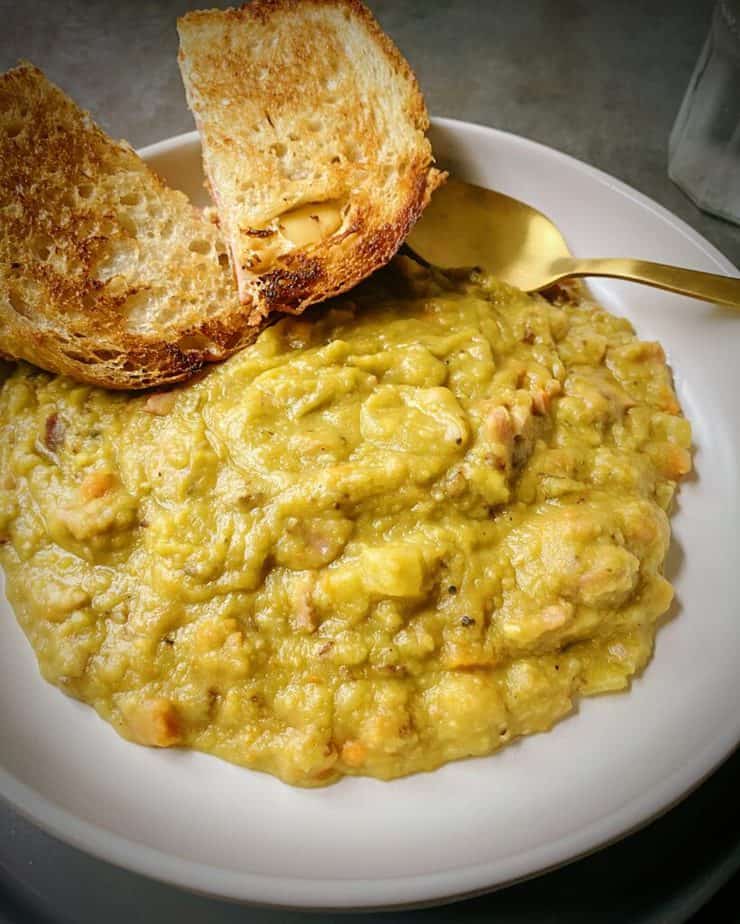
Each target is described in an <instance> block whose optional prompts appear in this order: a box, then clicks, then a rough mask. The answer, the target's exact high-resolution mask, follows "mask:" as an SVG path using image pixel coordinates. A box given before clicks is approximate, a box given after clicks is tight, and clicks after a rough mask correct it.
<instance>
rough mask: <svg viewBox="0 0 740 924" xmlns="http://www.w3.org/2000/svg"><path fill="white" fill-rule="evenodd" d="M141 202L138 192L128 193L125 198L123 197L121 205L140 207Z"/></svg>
mask: <svg viewBox="0 0 740 924" xmlns="http://www.w3.org/2000/svg"><path fill="white" fill-rule="evenodd" d="M140 202H141V196H140V195H139V193H137V192H130V193H126V195H125V196H121V205H139V203H140Z"/></svg>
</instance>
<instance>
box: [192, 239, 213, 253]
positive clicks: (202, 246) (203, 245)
mask: <svg viewBox="0 0 740 924" xmlns="http://www.w3.org/2000/svg"><path fill="white" fill-rule="evenodd" d="M188 250H191V251H192V252H193V253H201V254H207V253H210V252H211V244H210V241H205V240H203V239H202V238H196V239H195V240H193V241H191V242H190V243H189V244H188Z"/></svg>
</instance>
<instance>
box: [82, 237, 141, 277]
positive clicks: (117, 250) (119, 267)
mask: <svg viewBox="0 0 740 924" xmlns="http://www.w3.org/2000/svg"><path fill="white" fill-rule="evenodd" d="M138 257H139V246H138V244H137V243H136V241H134V240H131V239H130V238H114V239H113V240H110V241H107V242H106V243H105V244H104V245H103V247H102V249H101V250H100V252H99V253H98V258H97V260H96V262H95V266H94V268H93V273H94V276H95V278H96V279H97V280H98V281H99V282H107V281H108V280H109V279H112V278H113V277H114V276H126V275H127V274H129V273H130V272H131V269H132V266H133V265H134V264H135V263H136V262H137V261H138Z"/></svg>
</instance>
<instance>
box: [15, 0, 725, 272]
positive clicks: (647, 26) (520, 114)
mask: <svg viewBox="0 0 740 924" xmlns="http://www.w3.org/2000/svg"><path fill="white" fill-rule="evenodd" d="M200 5H201V6H210V5H215V6H226V5H227V4H226V3H219V2H218V0H216V2H215V3H214V2H213V0H208V2H207V3H201V4H200ZM369 5H370V6H371V7H372V9H373V10H374V11H375V13H376V15H377V16H378V18H379V20H380V22H381V23H382V25H383V26H384V27H385V29H386V30H387V31H388V32H389V33H390V34H391V35H392V36H393V38H394V39H395V40H396V42H397V43H398V45H399V46H400V47H401V49H402V50H403V51H404V52H405V53H406V55H407V57H408V58H409V60H410V61H411V64H412V66H413V67H414V69H415V70H416V73H417V75H418V77H419V81H420V83H421V86H422V88H423V90H424V93H425V95H426V98H427V103H428V106H429V109H430V111H431V112H432V113H433V114H435V115H446V116H452V117H455V118H459V119H468V120H470V121H473V122H481V123H483V124H486V125H492V126H495V127H496V128H502V129H506V130H507V131H511V132H514V133H516V134H521V135H525V136H526V137H529V138H534V139H536V140H537V141H541V142H543V143H544V144H548V145H550V146H552V147H555V148H558V149H560V150H562V151H566V152H568V153H569V154H573V155H574V156H576V157H578V158H580V159H582V160H585V161H587V162H588V163H591V164H594V165H595V166H597V167H600V168H601V169H602V170H606V171H607V172H608V173H612V174H614V175H615V176H617V177H619V178H620V179H622V180H625V181H626V182H627V183H630V184H631V185H632V186H635V187H636V188H637V189H639V190H641V191H642V192H645V193H647V194H648V195H650V196H652V197H653V198H654V199H657V200H658V202H660V203H661V204H662V205H664V206H666V207H667V208H668V209H670V210H671V211H672V212H675V213H676V214H677V215H680V216H681V217H682V218H684V219H685V220H686V221H688V222H689V224H691V225H693V227H695V228H696V229H697V230H698V231H699V232H700V233H701V234H703V235H705V236H706V237H707V238H708V239H709V240H710V241H712V242H713V243H714V244H715V245H716V246H717V247H718V248H719V249H720V250H721V251H723V252H724V253H725V254H726V255H727V256H728V257H729V258H730V259H731V260H732V261H733V262H734V263H735V264H738V263H740V228H738V227H736V226H734V225H730V224H727V223H725V222H722V221H720V220H718V219H714V218H711V217H709V216H707V215H704V214H703V213H702V212H700V211H699V210H698V209H697V208H696V206H694V205H693V203H691V202H690V201H689V200H688V199H687V198H686V197H685V196H684V194H683V193H682V192H681V191H680V190H679V189H678V188H677V187H675V186H674V185H673V183H672V182H671V181H670V180H669V179H668V175H667V170H666V152H667V145H668V135H669V132H670V129H671V125H672V124H673V120H674V118H675V115H676V112H677V111H678V107H679V104H680V102H681V99H682V97H683V93H684V90H685V88H686V85H687V83H688V80H689V77H690V75H691V72H692V70H693V66H694V63H695V61H696V59H697V56H698V54H699V51H700V49H701V45H702V42H703V41H704V37H705V35H706V32H707V29H708V24H709V19H710V16H711V11H712V6H713V0H619V2H615V0H456V2H453V0H426V2H425V0H369ZM193 6H198V3H197V2H191V3H188V2H186V0H159V2H155V0H143V2H136V0H119V2H108V3H99V2H84V0H57V2H52V0H47V2H44V0H0V70H4V69H5V68H6V67H9V66H11V65H12V64H14V63H15V61H16V60H17V59H18V58H21V57H24V58H28V59H30V60H31V61H33V62H34V63H35V64H37V65H39V67H41V68H43V69H44V70H45V71H46V72H47V73H48V75H49V76H50V77H51V78H52V79H53V80H55V81H56V82H57V83H59V84H60V85H61V86H62V87H63V88H64V89H66V90H67V91H68V92H69V93H70V94H71V95H72V96H73V97H74V98H75V99H76V100H77V101H78V102H79V103H80V104H82V105H83V106H85V107H86V108H88V109H90V110H91V111H92V113H93V114H94V115H95V117H96V118H97V119H98V120H99V121H100V123H101V124H102V125H103V126H104V127H105V128H106V129H107V130H108V131H110V132H111V133H112V134H114V135H116V136H119V137H125V138H126V139H128V140H129V141H130V142H131V143H132V144H133V145H134V146H140V145H144V144H148V143H150V142H153V141H158V140H160V139H161V138H165V137H167V136H168V135H174V134H178V133H179V132H183V131H188V130H190V129H191V128H192V127H193V121H192V118H191V116H190V114H189V112H188V110H187V107H186V105H185V96H184V92H183V89H182V84H181V81H180V76H179V72H178V69H177V63H176V60H175V55H176V51H177V35H176V31H175V18H176V17H177V16H178V15H180V14H181V13H183V12H184V11H185V10H187V9H188V8H191V7H193ZM603 256H606V254H604V255H603ZM634 256H639V254H634Z"/></svg>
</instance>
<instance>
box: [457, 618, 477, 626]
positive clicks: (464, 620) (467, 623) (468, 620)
mask: <svg viewBox="0 0 740 924" xmlns="http://www.w3.org/2000/svg"><path fill="white" fill-rule="evenodd" d="M460 625H462V626H474V625H475V620H474V619H472V618H471V617H470V616H463V618H462V619H461V620H460Z"/></svg>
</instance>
